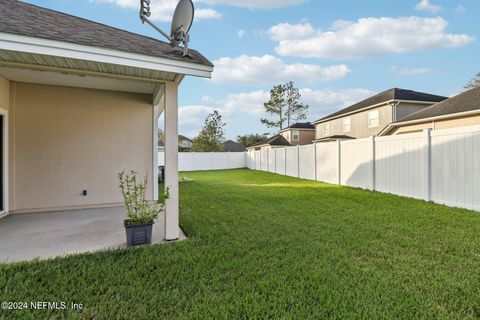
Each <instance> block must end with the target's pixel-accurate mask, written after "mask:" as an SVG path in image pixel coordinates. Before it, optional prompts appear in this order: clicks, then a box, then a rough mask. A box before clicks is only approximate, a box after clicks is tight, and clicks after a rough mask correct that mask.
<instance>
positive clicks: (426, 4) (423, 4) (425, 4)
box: [415, 0, 442, 14]
mask: <svg viewBox="0 0 480 320" xmlns="http://www.w3.org/2000/svg"><path fill="white" fill-rule="evenodd" d="M415 10H418V11H421V10H426V11H430V12H431V13H433V14H437V13H438V12H439V11H440V10H442V7H440V6H437V5H434V4H431V3H430V1H429V0H420V2H419V3H418V4H417V5H416V6H415Z"/></svg>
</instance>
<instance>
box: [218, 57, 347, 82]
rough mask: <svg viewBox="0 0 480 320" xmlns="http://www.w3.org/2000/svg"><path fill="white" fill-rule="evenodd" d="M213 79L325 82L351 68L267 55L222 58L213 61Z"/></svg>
mask: <svg viewBox="0 0 480 320" xmlns="http://www.w3.org/2000/svg"><path fill="white" fill-rule="evenodd" d="M213 64H214V65H215V71H214V73H213V78H212V79H213V81H214V82H219V83H220V82H222V83H225V82H227V83H247V84H255V83H258V84H272V83H277V82H287V81H290V80H292V81H295V82H307V83H313V82H325V81H331V80H336V79H340V78H343V77H345V76H346V75H347V74H348V73H349V72H350V69H349V68H348V67H347V66H346V65H343V64H342V65H334V66H329V67H321V66H319V65H316V64H303V63H292V64H287V63H285V62H283V60H281V59H279V58H277V57H274V56H271V55H264V56H262V57H252V56H246V55H242V56H239V57H236V58H228V57H225V58H220V59H218V60H216V61H214V62H213Z"/></svg>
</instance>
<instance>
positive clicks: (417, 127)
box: [388, 114, 480, 135]
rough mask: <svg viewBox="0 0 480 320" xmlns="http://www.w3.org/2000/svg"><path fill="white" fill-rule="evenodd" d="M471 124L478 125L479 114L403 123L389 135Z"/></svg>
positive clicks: (479, 122)
mask: <svg viewBox="0 0 480 320" xmlns="http://www.w3.org/2000/svg"><path fill="white" fill-rule="evenodd" d="M473 125H480V115H478V114H477V115H471V116H463V117H456V118H450V119H443V120H436V121H425V122H421V123H416V124H410V125H404V126H401V127H397V128H395V129H393V130H392V131H391V132H390V133H388V134H389V135H394V134H402V133H411V132H419V131H422V130H424V129H434V130H440V129H450V128H459V127H467V126H473Z"/></svg>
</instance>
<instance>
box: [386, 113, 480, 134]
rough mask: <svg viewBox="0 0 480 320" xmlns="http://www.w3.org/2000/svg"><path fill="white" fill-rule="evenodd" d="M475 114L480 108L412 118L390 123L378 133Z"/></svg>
mask: <svg viewBox="0 0 480 320" xmlns="http://www.w3.org/2000/svg"><path fill="white" fill-rule="evenodd" d="M475 114H480V109H478V110H471V111H465V112H459V113H451V114H444V115H441V116H436V117H429V118H422V119H416V120H410V121H403V122H395V123H390V124H389V125H388V126H387V127H386V128H385V129H383V130H382V131H381V132H380V133H379V134H378V135H380V136H381V135H384V134H386V133H388V132H389V131H390V129H393V128H397V127H401V126H404V125H410V124H418V123H423V122H430V121H437V120H445V119H450V118H459V117H464V116H470V115H475Z"/></svg>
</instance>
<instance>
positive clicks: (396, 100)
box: [313, 99, 438, 124]
mask: <svg viewBox="0 0 480 320" xmlns="http://www.w3.org/2000/svg"><path fill="white" fill-rule="evenodd" d="M397 102H400V103H413V104H435V103H438V102H435V101H417V100H399V99H393V100H388V101H385V102H381V103H377V104H374V105H371V106H368V107H365V108H362V109H358V110H355V111H351V112H348V113H344V114H341V115H338V116H335V117H331V118H327V119H323V120H318V121H315V122H314V123H313V124H320V123H322V122H327V121H331V120H335V119H338V118H343V117H345V116H348V115H352V114H355V113H359V112H362V111H366V110H369V109H373V108H378V107H380V106H383V105H389V104H392V103H397Z"/></svg>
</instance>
